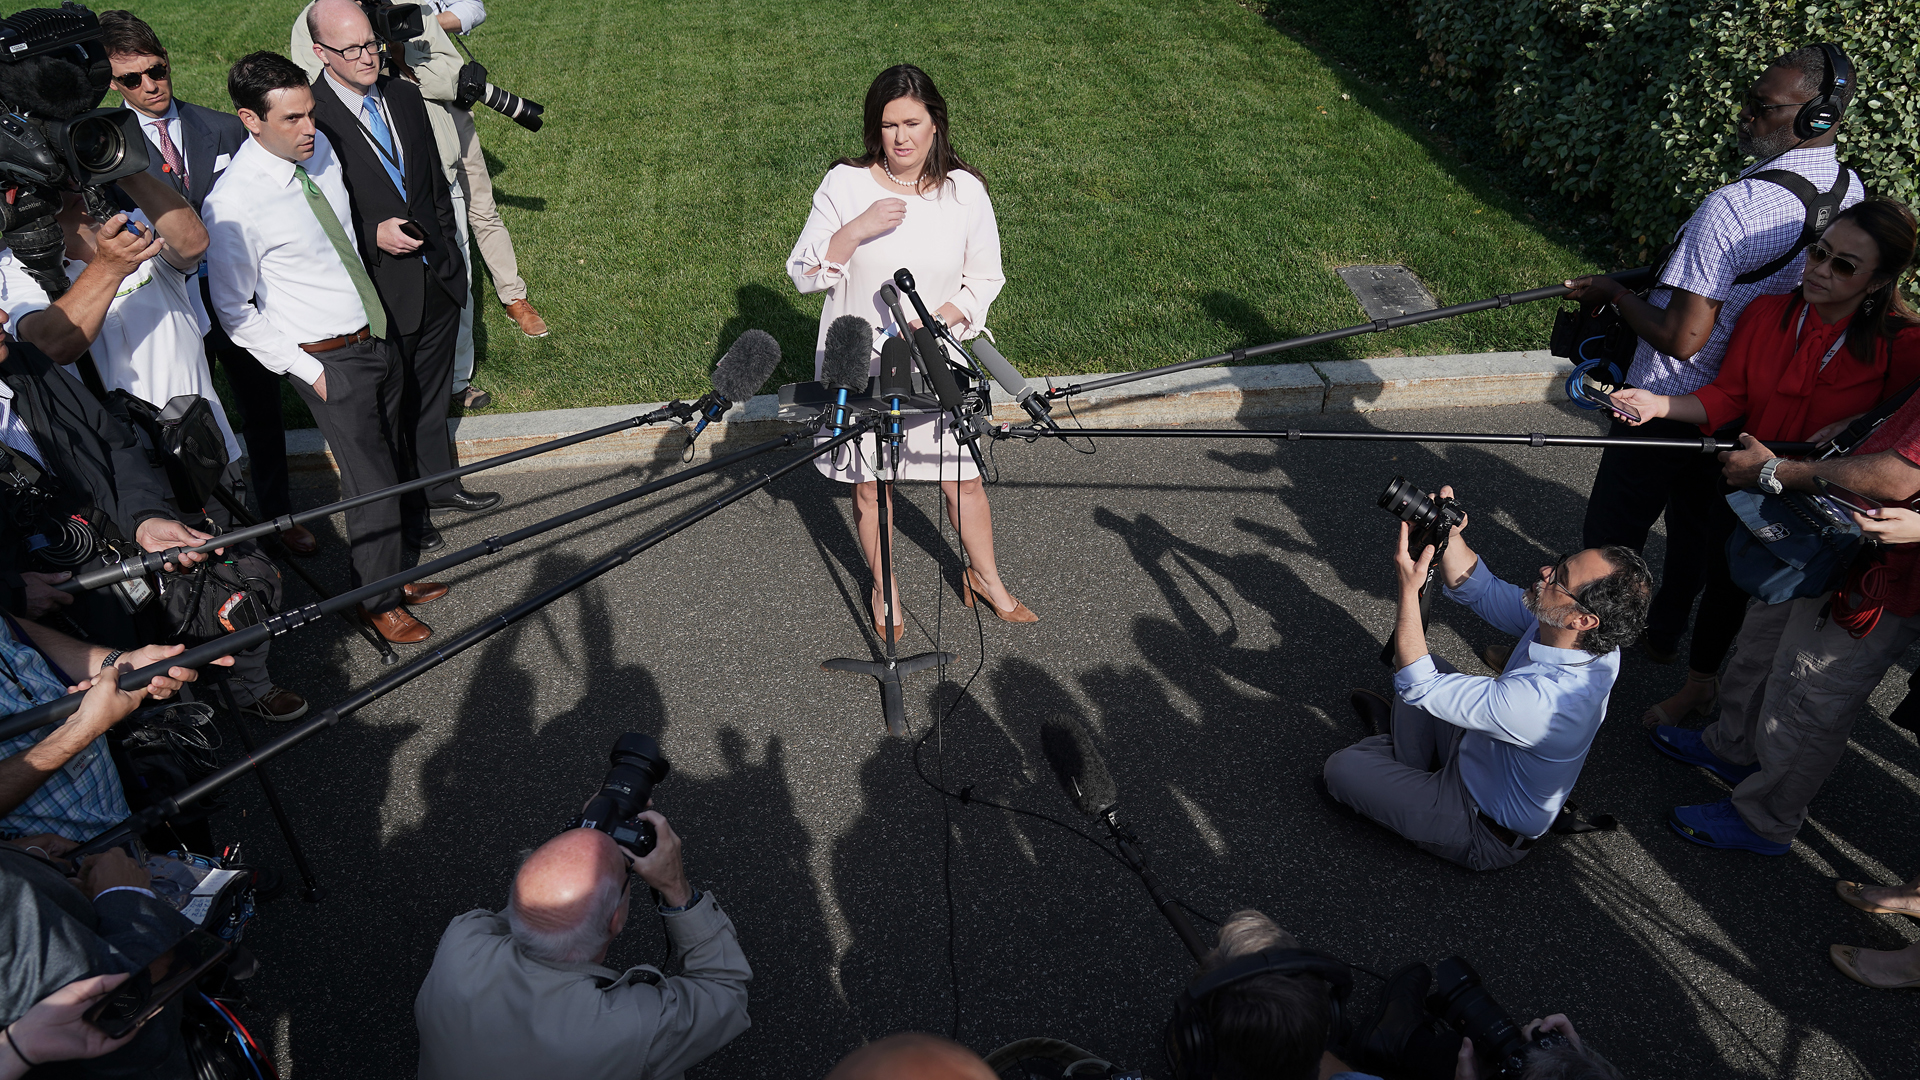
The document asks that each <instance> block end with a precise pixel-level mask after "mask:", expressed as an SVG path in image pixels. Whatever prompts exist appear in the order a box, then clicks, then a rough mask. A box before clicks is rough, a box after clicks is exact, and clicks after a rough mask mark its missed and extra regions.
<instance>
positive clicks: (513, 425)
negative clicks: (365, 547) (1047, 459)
mask: <svg viewBox="0 0 1920 1080" xmlns="http://www.w3.org/2000/svg"><path fill="white" fill-rule="evenodd" d="M1572 370H1573V365H1572V364H1570V363H1569V362H1568V361H1565V360H1562V359H1560V358H1559V357H1557V356H1550V355H1548V354H1547V353H1546V352H1545V351H1544V350H1533V351H1528V352H1497V353H1473V354H1464V355H1452V356H1401V357H1387V358H1382V359H1377V360H1341V361H1335V362H1332V363H1324V364H1268V365H1253V366H1248V367H1230V368H1220V367H1213V368H1199V369H1196V370H1192V371H1181V372H1175V373H1174V374H1171V375H1161V376H1158V377H1155V378H1152V379H1143V380H1141V381H1140V382H1137V383H1128V384H1126V385H1124V386H1115V387H1110V388H1108V389H1105V390H1094V391H1090V392H1088V393H1086V394H1082V395H1077V396H1075V397H1074V398H1073V399H1071V400H1072V401H1073V412H1074V415H1075V416H1077V417H1078V418H1079V419H1080V420H1081V421H1082V422H1085V423H1087V424H1089V425H1093V424H1098V425H1101V426H1108V427H1157V426H1162V425H1171V424H1196V425H1197V424H1213V425H1222V426H1232V425H1240V424H1244V423H1247V422H1249V421H1257V420H1260V419H1263V418H1265V417H1275V416H1290V417H1297V416H1303V415H1313V414H1316V413H1321V414H1324V413H1355V412H1376V411H1384V410H1391V409H1434V408H1442V407H1445V406H1450V405H1457V406H1462V407H1467V406H1484V405H1528V404H1534V403H1537V402H1542V401H1556V400H1558V399H1559V397H1560V395H1561V390H1560V386H1561V384H1562V383H1564V382H1565V381H1566V377H1567V374H1568V373H1569V372H1571V371H1572ZM1097 378H1100V376H1099V375H1077V376H1070V377H1054V378H1049V379H1047V380H1045V381H1046V382H1047V384H1048V385H1049V386H1055V385H1061V386H1065V385H1072V384H1073V383H1076V382H1088V381H1091V380H1093V379H1097ZM659 407H660V406H659V403H646V404H637V405H609V406H597V407H594V408H586V409H555V410H551V411H547V412H528V413H507V414H503V415H498V416H465V417H458V418H455V419H450V420H448V421H447V428H448V431H449V432H450V434H451V436H452V438H453V441H454V444H455V446H456V447H457V448H458V450H459V453H460V460H461V461H463V462H467V463H469V464H470V463H472V462H475V461H479V460H481V459H482V458H489V457H493V456H494V455H496V454H505V453H509V452H511V451H514V450H520V449H524V448H526V447H529V446H533V445H536V444H538V443H542V442H545V441H547V440H549V439H553V438H558V437H559V436H562V435H570V434H573V433H575V432H579V431H586V430H589V429H591V428H596V427H600V426H602V425H605V424H611V423H614V422H616V421H620V420H625V419H629V418H631V417H634V416H637V415H639V414H641V413H645V412H650V411H652V410H653V409H656V408H659ZM778 407H779V401H778V399H777V398H776V397H775V396H774V395H771V394H763V395H761V396H759V397H756V398H754V399H753V400H752V401H749V402H747V403H745V404H744V405H736V406H734V407H733V408H732V409H730V410H729V411H728V412H727V414H726V416H724V417H723V418H721V420H720V421H719V422H717V423H715V424H713V425H712V426H710V427H709V428H708V429H707V431H706V432H705V433H703V434H702V436H701V439H700V441H699V442H698V443H697V444H695V453H694V457H693V460H695V461H702V460H706V459H707V458H709V457H711V456H712V454H713V452H714V451H715V450H722V451H731V450H735V449H739V448H740V447H742V446H744V445H747V444H749V443H752V442H756V441H759V440H762V439H768V438H772V437H773V436H775V435H779V434H784V433H785V432H786V431H787V430H788V429H789V425H788V424H786V423H783V422H782V421H780V420H779V419H778V416H777V414H778ZM994 417H995V418H996V419H999V420H1005V421H1009V422H1012V423H1020V422H1024V421H1025V420H1026V413H1024V412H1022V411H1021V409H1020V407H1019V406H1018V405H1015V404H1014V403H1013V402H1012V401H1010V400H1007V399H1006V395H1004V394H999V395H996V398H995V402H994ZM686 442H687V436H686V432H685V430H683V429H682V428H680V427H679V426H677V425H673V424H655V425H652V426H649V427H643V428H635V429H633V430H631V431H623V432H620V433H619V434H616V435H608V436H605V437H603V438H599V439H595V440H593V441H591V442H586V443H582V444H580V445H578V446H572V447H568V448H567V449H565V450H556V451H554V452H553V453H550V454H541V455H539V456H537V457H532V458H529V459H527V460H526V461H520V462H515V463H514V464H512V465H505V466H502V467H501V471H503V472H527V471H533V470H537V469H554V468H566V467H572V466H577V465H601V464H607V465H629V464H636V463H642V462H651V463H660V464H664V463H666V462H667V461H670V460H674V459H678V458H680V457H681V456H682V454H683V453H684V451H685V449H686ZM287 460H288V467H289V468H291V469H292V470H294V471H296V472H302V473H314V472H322V471H324V472H332V471H334V464H333V455H332V454H331V453H330V452H329V451H328V450H327V446H326V440H324V439H322V438H321V436H320V432H319V431H318V430H317V429H314V428H306V429H303V430H300V431H289V432H287Z"/></svg>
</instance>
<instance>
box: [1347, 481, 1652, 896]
mask: <svg viewBox="0 0 1920 1080" xmlns="http://www.w3.org/2000/svg"><path fill="white" fill-rule="evenodd" d="M1440 496H1441V498H1443V499H1451V498H1452V497H1453V489H1452V488H1451V487H1443V488H1441V489H1440ZM1466 524H1467V522H1466V519H1465V517H1464V516H1463V517H1462V518H1461V522H1460V525H1459V526H1458V527H1457V528H1456V529H1455V530H1454V532H1453V535H1452V540H1451V542H1450V543H1448V544H1446V545H1445V551H1444V553H1442V554H1441V556H1440V577H1441V578H1442V579H1443V581H1444V582H1445V584H1446V592H1447V596H1448V597H1450V598H1451V599H1453V600H1455V601H1457V602H1459V603H1462V604H1466V605H1467V606H1469V607H1471V608H1472V609H1473V612H1474V614H1476V615H1478V616H1480V617H1481V618H1482V619H1484V620H1486V621H1487V622H1488V623H1489V624H1491V625H1493V626H1494V627H1495V628H1497V629H1499V630H1502V631H1504V632H1506V633H1509V634H1513V635H1515V636H1517V637H1518V638H1519V639H1520V641H1519V644H1518V645H1516V646H1515V648H1514V652H1513V656H1512V658H1511V659H1510V660H1509V661H1508V662H1507V668H1506V670H1505V671H1503V672H1501V673H1500V675H1499V676H1498V677H1496V678H1488V677H1486V676H1481V675H1462V674H1460V673H1458V672H1457V671H1455V670H1454V669H1453V667H1452V666H1451V665H1449V664H1447V663H1446V662H1445V661H1443V660H1439V659H1438V658H1436V657H1433V656H1430V655H1428V653H1427V641H1426V630H1425V628H1424V627H1423V626H1422V625H1421V613H1420V593H1421V589H1422V587H1423V586H1424V584H1425V583H1426V580H1427V570H1428V568H1429V567H1430V566H1431V565H1432V563H1433V559H1434V554H1435V553H1434V550H1433V547H1432V546H1430V545H1429V546H1427V547H1425V548H1423V549H1422V550H1421V552H1420V553H1419V557H1418V558H1417V559H1416V558H1415V557H1414V556H1413V554H1412V553H1411V552H1409V550H1408V547H1409V544H1410V540H1411V527H1410V526H1409V525H1408V524H1407V523H1406V522H1405V521H1404V520H1403V521H1402V522H1401V523H1400V529H1399V534H1398V539H1397V541H1396V543H1395V546H1394V566H1395V568H1396V570H1397V571H1398V575H1399V586H1400V605H1399V615H1398V618H1397V620H1396V622H1395V626H1394V637H1393V643H1394V663H1395V666H1396V669H1397V670H1396V671H1395V674H1394V677H1393V683H1394V689H1395V691H1396V695H1395V699H1394V700H1393V701H1391V702H1389V701H1388V700H1387V699H1386V698H1384V697H1382V696H1381V695H1379V694H1376V693H1374V692H1373V691H1370V690H1355V691H1354V692H1353V694H1352V697H1351V702H1352V705H1353V709H1354V712H1355V713H1357V714H1358V715H1359V717H1360V720H1361V722H1362V723H1363V724H1364V725H1366V727H1367V729H1368V730H1370V731H1374V732H1377V734H1374V735H1372V736H1369V737H1368V738H1365V739H1362V740H1361V741H1360V742H1358V743H1355V744H1354V745H1352V746H1350V747H1348V748H1346V749H1345V750H1342V751H1340V752H1339V753H1337V754H1334V755H1333V756H1332V757H1330V758H1328V759H1327V764H1326V769H1325V771H1324V783H1325V785H1326V790H1327V793H1328V794H1329V795H1330V796H1331V797H1332V798H1333V799H1335V800H1337V801H1338V802H1339V803H1340V804H1343V805H1344V806H1347V807H1350V808H1352V809H1354V810H1357V811H1359V812H1360V813H1361V814H1362V815H1364V816H1366V817H1368V818H1370V819H1372V820H1373V821H1375V822H1378V823H1379V824H1381V825H1384V826H1386V827H1387V828H1389V829H1391V830H1393V831H1394V832H1396V833H1399V834H1400V835H1401V836H1404V837H1406V838H1407V839H1408V840H1411V841H1413V843H1414V844H1415V846H1417V847H1419V848H1421V849H1422V850H1424V851H1428V852H1431V853H1432V854H1435V855H1438V856H1440V857H1441V858H1443V859H1447V860H1448V861H1450V862H1456V863H1459V864H1460V865H1462V866H1466V867H1469V868H1471V869H1474V870H1496V869H1499V868H1501V867H1504V866H1511V865H1513V864H1514V863H1517V862H1519V861H1520V860H1521V859H1523V858H1525V857H1526V855H1527V852H1528V851H1530V850H1532V848H1533V845H1534V842H1535V841H1536V840H1537V839H1539V838H1540V837H1541V836H1543V835H1545V833H1546V832H1547V830H1548V829H1549V828H1550V827H1552V825H1553V822H1554V818H1555V817H1556V816H1557V815H1558V814H1559V812H1560V807H1561V806H1562V805H1563V804H1564V803H1565V802H1566V799H1567V796H1568V794H1569V793H1571V792H1572V791H1573V785H1574V782H1575V781H1576V780H1578V779H1579V777H1580V767H1581V765H1582V764H1584V763H1585V761H1586V758H1587V749H1588V747H1589V746H1591V745H1592V742H1593V737H1594V734H1595V733H1596V732H1598V731H1599V729H1600V722H1601V721H1602V720H1604V719H1605V718H1606V715H1607V697H1608V695H1609V694H1610V693H1611V692H1612V690H1613V682H1614V679H1615V678H1616V677H1617V676H1618V675H1619V673H1620V647H1621V646H1623V645H1626V644H1629V643H1631V642H1632V641H1633V640H1634V639H1635V638H1637V637H1638V636H1639V635H1640V631H1641V629H1642V627H1643V626H1644V625H1645V623H1646V614H1647V602H1648V599H1649V598H1650V597H1651V595H1652V580H1651V575H1649V574H1648V573H1647V565H1646V563H1645V562H1643V561H1641V559H1640V556H1639V555H1637V554H1635V553H1634V552H1633V551H1632V549H1630V548H1625V547H1618V546H1612V547H1605V548H1588V549H1586V550H1585V551H1581V552H1578V553H1576V554H1573V555H1569V556H1567V557H1565V558H1563V559H1559V560H1557V561H1556V562H1554V563H1552V564H1550V565H1547V566H1543V567H1541V568H1540V579H1539V580H1538V581H1537V582H1535V583H1534V585H1533V587H1532V588H1529V589H1525V590H1523V589H1521V588H1520V587H1518V586H1516V585H1512V584H1509V583H1507V582H1505V581H1501V580H1500V579H1498V578H1496V577H1494V576H1493V574H1492V572H1491V571H1489V570H1488V569H1487V568H1486V565H1485V563H1484V562H1483V561H1482V560H1481V558H1480V557H1479V555H1477V554H1476V553H1475V552H1474V550H1473V549H1472V548H1471V547H1468V546H1467V544H1466V542H1465V541H1464V540H1463V539H1462V538H1461V533H1462V532H1464V531H1465V529H1466Z"/></svg>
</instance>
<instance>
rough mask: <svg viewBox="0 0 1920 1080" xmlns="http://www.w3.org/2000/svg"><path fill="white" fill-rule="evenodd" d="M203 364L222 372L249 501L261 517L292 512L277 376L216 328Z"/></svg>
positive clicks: (208, 342)
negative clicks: (236, 410) (241, 442)
mask: <svg viewBox="0 0 1920 1080" xmlns="http://www.w3.org/2000/svg"><path fill="white" fill-rule="evenodd" d="M206 345H207V363H209V364H214V363H218V364H221V365H222V366H224V367H225V368H226V369H227V384H228V385H229V386H231V387H233V396H234V398H235V400H234V401H233V402H232V403H231V404H234V405H238V406H239V407H240V414H241V420H242V428H241V430H242V432H243V433H244V434H245V435H246V437H247V462H248V464H249V465H250V466H251V469H252V472H253V497H254V498H255V499H256V500H258V501H259V503H260V513H261V515H262V516H263V517H268V518H276V517H279V516H280V515H282V514H288V513H292V512H293V502H292V498H291V496H290V494H289V492H288V481H287V426H286V418H285V417H284V416H283V415H282V414H281V410H280V376H278V375H275V374H274V373H273V372H271V371H268V370H267V369H266V368H264V367H262V366H261V365H260V361H258V360H255V359H254V358H253V354H252V353H250V352H248V351H247V350H245V349H243V348H241V347H240V346H238V345H235V344H234V343H233V341H232V340H231V339H229V338H228V337H227V335H226V332H225V331H223V330H221V329H220V328H219V327H217V326H216V327H214V328H213V330H212V331H211V332H210V333H208V334H207V341H206Z"/></svg>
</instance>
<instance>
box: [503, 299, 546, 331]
mask: <svg viewBox="0 0 1920 1080" xmlns="http://www.w3.org/2000/svg"><path fill="white" fill-rule="evenodd" d="M507 317H508V318H509V319H512V320H513V321H514V325H516V326H518V327H520V332H521V333H523V334H525V335H527V336H528V337H534V338H539V337H546V336H547V320H545V319H543V318H541V317H540V313H539V312H537V311H535V310H533V305H532V304H529V303H527V302H526V301H525V300H515V301H514V302H513V303H511V304H508V305H507Z"/></svg>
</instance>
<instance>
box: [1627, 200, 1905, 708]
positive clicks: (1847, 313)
mask: <svg viewBox="0 0 1920 1080" xmlns="http://www.w3.org/2000/svg"><path fill="white" fill-rule="evenodd" d="M1914 246H1915V226H1914V218H1913V214H1912V212H1911V211H1909V210H1908V209H1907V208H1906V207H1905V206H1902V205H1901V204H1899V203H1897V202H1893V201H1891V200H1886V199H1868V200H1866V201H1865V202H1861V203H1857V204H1855V205H1854V206H1852V207H1849V208H1848V209H1846V210H1845V211H1843V212H1841V214H1840V216H1839V217H1838V218H1837V219H1835V220H1834V223H1833V224H1832V225H1831V226H1829V227H1828V228H1827V231H1826V232H1825V233H1823V234H1822V235H1821V237H1820V239H1819V241H1817V242H1816V243H1815V244H1814V245H1813V246H1812V247H1810V248H1808V249H1807V268H1806V273H1805V275H1804V277H1803V279H1802V281H1801V284H1800V287H1799V288H1798V289H1795V290H1794V291H1793V292H1791V293H1787V294H1785V295H1783V296H1763V297H1760V298H1759V299H1757V300H1755V301H1753V303H1751V304H1749V305H1747V308H1746V310H1745V311H1743V312H1741V313H1740V321H1739V322H1737V323H1735V324H1734V327H1733V336H1732V337H1731V338H1729V339H1728V340H1727V352H1726V357H1725V359H1724V360H1722V361H1721V364H1720V374H1719V376H1718V377H1717V378H1715V379H1714V380H1713V382H1711V383H1709V384H1707V385H1706V386H1703V387H1701V388H1700V389H1699V390H1698V391H1696V392H1694V393H1691V394H1686V395H1683V396H1678V397H1673V396H1668V395H1664V394H1654V393H1649V392H1648V391H1645V390H1638V389H1634V390H1622V391H1620V392H1619V393H1617V394H1615V395H1613V400H1614V402H1615V403H1616V404H1618V405H1621V406H1624V407H1625V408H1627V409H1631V410H1632V411H1633V412H1634V413H1637V414H1638V415H1639V419H1638V420H1632V419H1629V418H1627V417H1625V416H1622V417H1621V419H1623V420H1626V421H1627V422H1628V423H1630V424H1643V423H1645V422H1647V421H1648V420H1651V419H1654V418H1655V417H1661V416H1664V417H1670V418H1672V419H1675V420H1680V421H1684V422H1686V423H1691V424H1698V425H1700V430H1701V431H1702V432H1705V433H1707V434H1711V433H1713V432H1714V431H1717V430H1719V429H1720V428H1722V427H1724V426H1726V425H1727V424H1730V423H1732V422H1734V421H1736V420H1738V419H1739V418H1741V417H1743V416H1744V417H1745V418H1746V422H1745V423H1744V425H1742V430H1743V431H1745V432H1746V433H1748V434H1750V435H1752V436H1753V437H1754V438H1756V439H1759V440H1760V441H1761V442H1763V443H1764V442H1821V441H1823V440H1825V439H1828V438H1830V437H1832V436H1833V435H1834V434H1836V433H1838V432H1839V431H1840V429H1841V428H1843V427H1845V426H1846V424H1847V422H1848V421H1849V420H1852V419H1853V418H1854V417H1856V416H1859V415H1860V414H1861V413H1864V412H1866V411H1867V410H1869V409H1871V408H1873V406H1874V405H1876V404H1878V403H1879V402H1881V401H1883V400H1885V399H1886V398H1887V397H1888V396H1890V395H1892V394H1894V393H1896V392H1898V391H1899V390H1900V389H1902V388H1903V387H1905V386H1907V385H1908V384H1910V383H1912V382H1913V381H1914V380H1915V379H1920V318H1917V317H1916V316H1915V315H1914V313H1913V312H1912V311H1911V310H1910V309H1909V308H1908V307H1907V306H1906V304H1905V303H1904V302H1903V301H1902V300H1901V298H1900V290H1899V287H1898V281H1897V279H1898V277H1899V272H1900V270H1901V269H1902V268H1904V267H1905V266H1906V265H1907V263H1908V262H1909V261H1910V260H1911V259H1912V258H1913V252H1914ZM1881 267H1887V268H1888V269H1887V270H1886V272H1884V273H1883V272H1882V271H1881ZM1736 521H1737V519H1736V518H1735V517H1734V515H1733V511H1732V510H1730V509H1729V508H1728V507H1727V505H1726V503H1725V502H1724V500H1720V501H1718V505H1716V506H1715V507H1714V509H1713V525H1714V533H1713V535H1712V536H1711V537H1710V538H1709V539H1710V541H1711V542H1710V543H1709V544H1708V546H1707V558H1708V559H1709V565H1708V568H1707V587H1706V591H1705V593H1704V594H1703V595H1702V596H1701V598H1700V612H1699V614H1698V615H1697V616H1696V617H1695V618H1694V623H1693V643H1692V645H1691V647H1690V648H1689V650H1688V657H1687V682H1686V685H1684V686H1682V687H1681V689H1680V692H1679V693H1677V694H1675V695H1674V696H1672V697H1670V698H1668V699H1667V700H1665V701H1663V702H1661V703H1660V704H1658V705H1655V706H1653V707H1652V708H1650V709H1648V710H1647V713H1646V715H1645V716H1643V717H1641V718H1640V719H1641V723H1643V724H1647V725H1649V726H1651V725H1655V724H1678V723H1679V722H1680V721H1682V720H1685V719H1686V718H1687V717H1689V716H1696V715H1704V714H1705V713H1707V712H1708V711H1710V710H1711V709H1712V708H1713V706H1714V703H1715V701H1716V700H1717V698H1718V696H1719V673H1720V662H1721V661H1722V660H1724V659H1726V654H1727V649H1728V648H1729V647H1730V646H1731V645H1732V644H1733V639H1734V637H1735V636H1737V635H1738V634H1739V632H1740V623H1741V621H1742V620H1743V619H1744V618H1745V616H1746V611H1747V594H1746V593H1744V592H1742V591H1741V590H1740V587H1739V586H1737V585H1735V584H1734V583H1733V579H1732V578H1731V577H1730V576H1729V575H1728V572H1727V561H1726V540H1727V537H1728V536H1730V535H1732V533H1733V530H1734V528H1735V525H1736Z"/></svg>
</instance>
